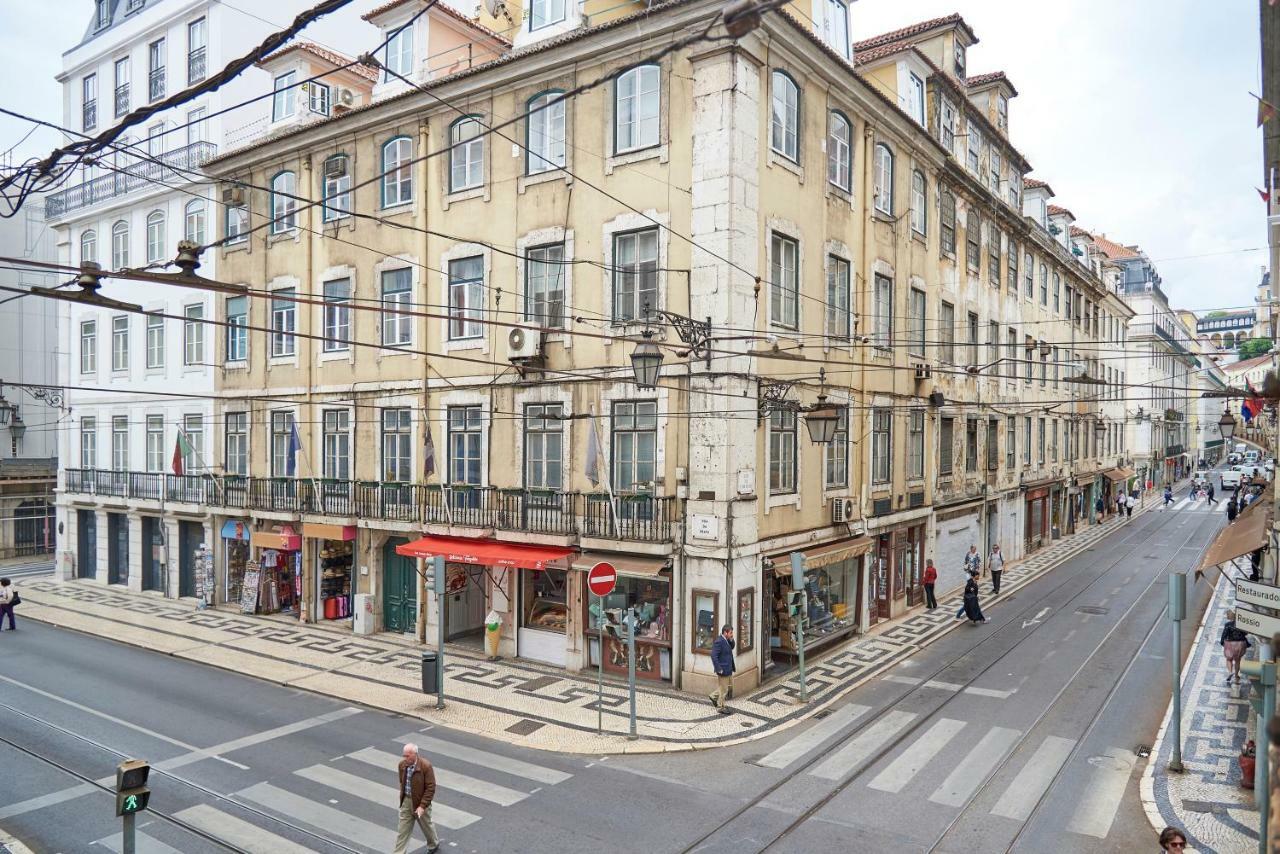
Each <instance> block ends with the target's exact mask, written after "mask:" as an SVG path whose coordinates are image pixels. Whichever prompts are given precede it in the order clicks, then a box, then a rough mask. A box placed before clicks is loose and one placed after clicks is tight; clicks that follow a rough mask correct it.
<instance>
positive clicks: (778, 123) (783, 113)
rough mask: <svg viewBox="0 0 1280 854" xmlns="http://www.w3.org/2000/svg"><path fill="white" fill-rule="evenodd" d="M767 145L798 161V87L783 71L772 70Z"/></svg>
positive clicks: (789, 158)
mask: <svg viewBox="0 0 1280 854" xmlns="http://www.w3.org/2000/svg"><path fill="white" fill-rule="evenodd" d="M770 103H771V105H772V106H771V108H770V120H769V145H770V147H772V148H773V150H774V151H776V152H778V153H779V154H781V155H782V156H783V157H785V158H787V159H788V160H794V161H796V162H797V163H799V162H800V87H799V86H797V85H796V81H794V80H792V79H791V76H790V75H789V74H787V73H786V72H785V71H775V72H773V93H772V95H771V97H770Z"/></svg>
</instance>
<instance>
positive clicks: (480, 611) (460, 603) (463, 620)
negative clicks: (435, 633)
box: [444, 563, 485, 641]
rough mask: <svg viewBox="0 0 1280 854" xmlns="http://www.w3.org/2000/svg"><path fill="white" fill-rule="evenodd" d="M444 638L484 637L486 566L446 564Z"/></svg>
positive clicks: (477, 638)
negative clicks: (446, 597)
mask: <svg viewBox="0 0 1280 854" xmlns="http://www.w3.org/2000/svg"><path fill="white" fill-rule="evenodd" d="M444 579H445V591H446V592H445V595H446V596H448V597H449V598H448V602H447V603H446V605H445V615H444V637H445V640H457V639H459V638H473V639H475V640H477V641H479V640H481V634H482V631H483V629H484V604H485V602H484V598H485V597H484V567H483V566H474V565H471V564H465V563H450V564H446V565H445V570H444Z"/></svg>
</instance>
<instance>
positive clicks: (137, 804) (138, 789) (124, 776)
mask: <svg viewBox="0 0 1280 854" xmlns="http://www.w3.org/2000/svg"><path fill="white" fill-rule="evenodd" d="M150 773H151V763H149V762H147V761H146V760H143V759H130V760H129V761H127V762H121V763H120V764H119V765H118V766H116V815H133V814H134V813H136V812H142V811H143V810H145V809H146V808H147V803H148V802H149V801H150V800H151V790H150V789H148V788H147V776H148V775H149V774H150Z"/></svg>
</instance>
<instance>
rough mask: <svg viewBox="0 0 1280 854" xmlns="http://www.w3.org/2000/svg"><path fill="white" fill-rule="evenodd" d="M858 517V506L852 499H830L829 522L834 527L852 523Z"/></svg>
mask: <svg viewBox="0 0 1280 854" xmlns="http://www.w3.org/2000/svg"><path fill="white" fill-rule="evenodd" d="M857 515H858V505H857V503H855V502H854V500H853V499H852V498H833V499H831V522H832V524H835V525H840V524H844V523H846V522H852V521H853V520H854V518H855V517H856V516H857Z"/></svg>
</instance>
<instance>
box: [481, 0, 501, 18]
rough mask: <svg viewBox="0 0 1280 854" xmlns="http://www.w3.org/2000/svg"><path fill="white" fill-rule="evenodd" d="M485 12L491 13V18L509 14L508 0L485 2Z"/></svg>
mask: <svg viewBox="0 0 1280 854" xmlns="http://www.w3.org/2000/svg"><path fill="white" fill-rule="evenodd" d="M483 2H484V10H485V11H486V12H488V13H489V16H490V17H491V18H496V17H498V16H499V15H505V14H506V13H507V4H506V0H483Z"/></svg>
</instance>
